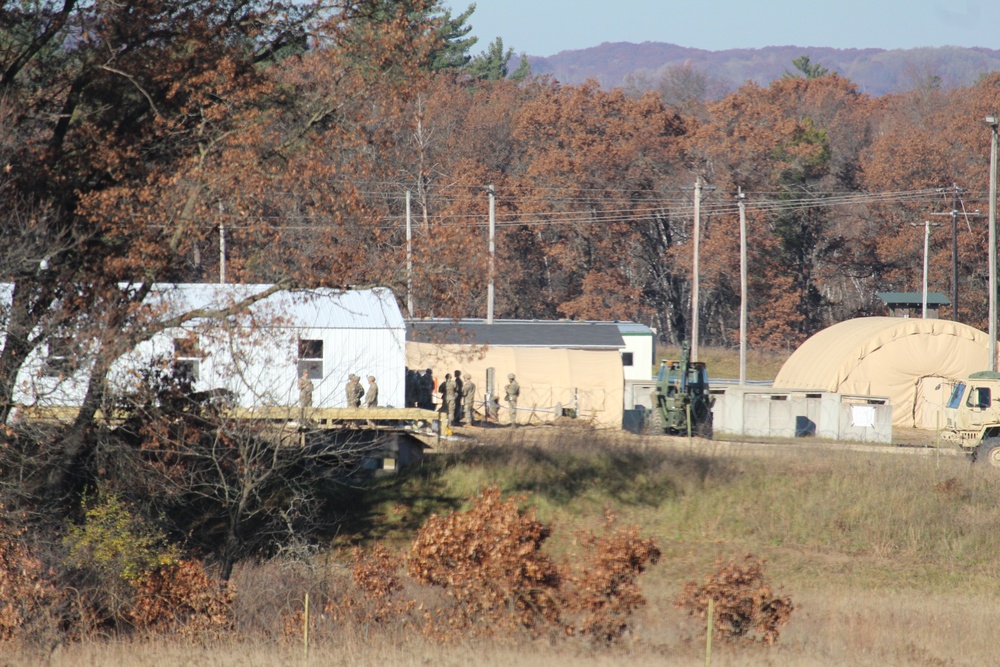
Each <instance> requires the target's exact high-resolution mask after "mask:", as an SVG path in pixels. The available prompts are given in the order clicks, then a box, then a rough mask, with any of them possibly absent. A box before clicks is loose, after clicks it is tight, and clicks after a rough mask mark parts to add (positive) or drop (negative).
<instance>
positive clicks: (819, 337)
mask: <svg viewBox="0 0 1000 667" xmlns="http://www.w3.org/2000/svg"><path fill="white" fill-rule="evenodd" d="M988 360H989V339H988V336H987V335H986V334H985V333H983V332H982V331H979V330H978V329H975V328H973V327H970V326H968V325H965V324H961V323H959V322H952V321H950V320H936V319H926V320H925V319H914V318H898V317H863V318H858V319H853V320H847V321H845V322H841V323H839V324H835V325H833V326H831V327H829V328H827V329H824V330H823V331H820V332H818V333H816V334H815V335H813V336H812V337H810V338H809V339H808V340H807V341H806V342H804V343H803V344H802V346H801V347H799V349H797V350H796V351H795V352H794V353H793V354H792V356H791V357H789V358H788V361H786V362H785V365H784V366H782V368H781V370H780V371H779V372H778V375H777V377H776V378H775V379H774V388H775V389H797V390H803V389H805V390H808V389H813V390H820V391H828V392H836V393H840V394H850V395H856V396H857V395H862V396H884V397H888V398H889V400H890V402H891V404H892V423H893V426H901V427H916V428H924V429H934V428H938V427H939V426H943V425H944V414H943V408H944V405H945V403H946V402H947V400H948V395H949V393H950V390H951V386H952V383H953V382H954V381H955V380H956V379H958V378H962V377H967V376H968V375H969V374H970V373H974V372H976V371H981V370H985V369H988V368H989V363H988Z"/></svg>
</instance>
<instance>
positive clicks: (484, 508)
mask: <svg viewBox="0 0 1000 667" xmlns="http://www.w3.org/2000/svg"><path fill="white" fill-rule="evenodd" d="M548 536H549V529H548V528H547V527H545V526H544V525H543V524H542V523H541V522H539V521H538V520H537V519H536V518H535V514H534V512H532V511H530V510H529V511H527V512H522V511H521V510H520V508H519V507H518V505H517V500H516V499H514V498H510V499H508V500H506V501H504V500H501V498H500V490H499V489H497V488H489V489H485V490H484V491H483V493H482V495H480V496H479V498H477V499H476V501H475V503H474V505H473V507H472V509H470V510H469V511H467V512H457V513H455V514H452V515H450V516H446V517H440V516H437V515H434V516H432V517H431V518H430V519H428V520H427V522H426V523H425V524H424V525H423V526H422V527H421V529H420V531H419V532H418V534H417V538H416V540H414V542H413V545H412V547H411V549H410V557H409V559H408V561H407V568H408V570H409V573H410V575H411V576H413V577H414V579H416V580H417V581H418V582H419V583H421V584H425V585H430V586H439V587H441V588H443V589H444V590H445V593H446V594H447V595H448V596H449V597H450V598H452V600H453V601H454V603H455V604H454V606H453V607H451V608H449V609H447V610H445V611H444V612H443V613H442V614H441V617H440V618H438V619H436V620H437V621H438V622H439V624H440V626H439V627H440V630H441V631H442V632H448V633H450V632H457V633H473V634H494V633H499V634H504V633H507V632H510V631H513V630H514V629H516V628H525V629H528V630H529V631H532V632H538V631H541V630H543V629H545V628H546V627H549V626H551V625H553V624H556V623H558V621H559V607H560V604H559V598H558V594H559V584H560V579H561V577H560V572H559V568H558V567H556V565H555V563H554V562H553V561H552V559H551V558H549V557H548V556H547V555H545V554H544V553H542V551H541V548H542V544H543V543H544V542H545V540H546V539H547V538H548Z"/></svg>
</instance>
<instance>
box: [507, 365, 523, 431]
mask: <svg viewBox="0 0 1000 667" xmlns="http://www.w3.org/2000/svg"><path fill="white" fill-rule="evenodd" d="M507 379H508V380H509V382H508V383H507V386H506V387H504V388H503V390H504V393H505V394H506V395H507V409H508V410H510V425H511V426H517V398H518V396H520V395H521V385H519V384H518V383H517V380H515V379H514V374H513V373H508V374H507Z"/></svg>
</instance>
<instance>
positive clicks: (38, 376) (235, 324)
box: [2, 284, 406, 408]
mask: <svg viewBox="0 0 1000 667" xmlns="http://www.w3.org/2000/svg"><path fill="white" fill-rule="evenodd" d="M268 287H269V286H268V285H228V284H179V285H167V284H162V285H157V286H156V287H155V288H154V289H153V291H152V292H151V293H150V296H149V298H147V299H146V304H147V305H148V306H149V307H150V310H151V312H154V313H155V316H156V319H157V320H158V321H162V320H164V319H168V318H170V317H172V316H175V315H179V314H182V313H186V312H191V311H193V310H195V309H204V310H219V309H224V308H226V307H227V306H230V305H232V304H234V303H237V302H239V301H240V300H243V299H245V298H247V297H249V296H252V295H254V294H259V293H260V292H262V291H264V290H266V289H268ZM9 295H10V290H9V288H8V290H7V293H6V296H7V298H6V299H5V300H4V302H3V306H2V307H6V306H7V304H9V303H10V297H9ZM405 347H406V327H405V324H404V321H403V317H402V313H401V312H400V310H399V306H398V304H397V303H396V299H395V297H394V296H393V294H392V292H391V291H390V290H388V289H387V288H374V289H365V290H347V291H342V290H334V289H327V288H320V289H309V290H295V291H280V292H277V293H275V294H272V295H271V296H269V297H267V298H265V299H262V300H261V301H258V302H256V303H255V304H253V305H252V306H250V307H249V308H248V309H247V311H246V312H244V313H241V314H238V315H234V316H231V317H229V318H226V319H224V320H218V319H210V318H203V319H194V320H191V321H189V322H187V323H186V324H184V325H183V326H182V327H179V328H176V329H170V330H166V331H163V332H160V333H158V334H156V335H155V336H153V338H152V339H150V340H148V341H145V342H143V343H140V344H139V345H138V346H137V347H136V348H135V349H134V350H133V351H132V352H130V353H129V354H126V355H124V356H123V357H121V358H120V359H118V360H117V361H116V362H115V364H114V365H113V367H112V371H111V373H110V376H109V379H110V382H111V385H112V387H114V388H115V389H116V390H119V391H128V390H129V389H130V388H131V387H134V386H136V385H137V384H138V383H139V381H140V378H141V375H142V373H143V371H144V370H145V369H149V368H151V367H156V366H160V367H162V368H170V367H172V368H174V369H176V370H181V371H183V372H186V373H188V374H189V375H190V377H192V378H193V379H194V389H195V390H198V391H202V390H210V389H226V390H228V391H230V392H232V393H233V394H234V395H235V396H236V399H237V401H238V404H239V405H240V406H242V407H248V408H252V407H258V406H295V405H298V378H299V376H300V374H301V372H302V370H307V371H308V372H309V376H310V378H311V379H312V382H313V385H314V390H313V405H314V406H315V407H344V406H346V395H345V391H344V385H345V384H346V382H347V378H348V375H349V374H351V373H353V374H356V375H358V376H360V377H361V378H362V386H363V387H367V384H368V383H367V381H366V380H365V378H366V377H367V376H368V375H374V376H375V377H376V379H377V382H378V385H379V405H381V406H397V407H398V406H402V405H403V400H404V393H403V392H404V375H405V364H406V358H405V357H406V349H405ZM81 348H86V343H85V342H83V344H81V341H78V340H74V339H73V332H63V333H62V335H60V336H54V337H51V338H50V339H49V341H48V342H47V343H46V344H45V345H43V346H42V347H41V348H40V349H38V350H36V351H35V352H34V353H33V354H32V356H31V357H30V358H29V359H28V361H27V363H26V364H25V366H24V368H23V369H22V372H21V374H20V375H19V377H18V385H17V391H16V393H15V397H14V400H15V402H16V403H19V404H21V405H26V406H31V405H52V406H60V405H63V406H75V405H79V404H80V403H81V402H82V399H83V396H84V393H85V391H86V385H87V369H88V367H89V366H88V364H87V363H86V362H85V357H86V355H85V354H83V355H79V354H78V353H77V352H71V350H79V349H81Z"/></svg>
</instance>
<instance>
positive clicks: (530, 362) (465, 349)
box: [406, 341, 625, 428]
mask: <svg viewBox="0 0 1000 667" xmlns="http://www.w3.org/2000/svg"><path fill="white" fill-rule="evenodd" d="M406 365H407V367H408V368H412V369H417V370H420V369H425V368H430V369H432V371H433V374H434V378H435V379H436V380H437V382H438V383H440V382H442V381H444V375H445V373H454V372H455V370H460V371H462V373H463V374H465V373H467V372H468V373H471V374H472V381H473V382H475V383H476V404H477V406H481V405H482V402H483V401H484V400H485V396H486V391H487V387H486V369H487V368H493V369H494V377H495V378H496V379H495V386H494V388H493V391H494V395H496V396H498V397H499V400H500V406H501V409H500V421H501V423H509V421H510V416H509V415H508V413H507V409H506V404H505V402H504V394H503V388H504V385H506V384H507V374H508V373H514V374H515V375H516V376H517V382H518V384H519V385H520V386H521V396H520V399H519V400H518V422H519V423H521V424H525V423H538V422H548V421H552V420H553V419H555V418H556V417H558V416H560V415H559V414H558V413H557V412H556V408H557V407H558V406H561V407H563V408H575V409H576V411H577V416H578V417H579V418H580V419H585V420H587V421H589V422H591V423H592V424H593V425H595V426H598V427H602V428H604V427H606V428H621V425H622V417H623V405H624V399H625V389H624V376H623V371H622V360H621V354H620V352H619V351H618V349H617V348H616V349H613V350H582V349H575V348H571V349H560V348H543V347H506V346H499V345H491V346H488V347H486V348H473V347H470V346H466V345H448V344H434V343H420V342H415V341H408V342H407V343H406ZM477 409H481V408H477Z"/></svg>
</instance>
